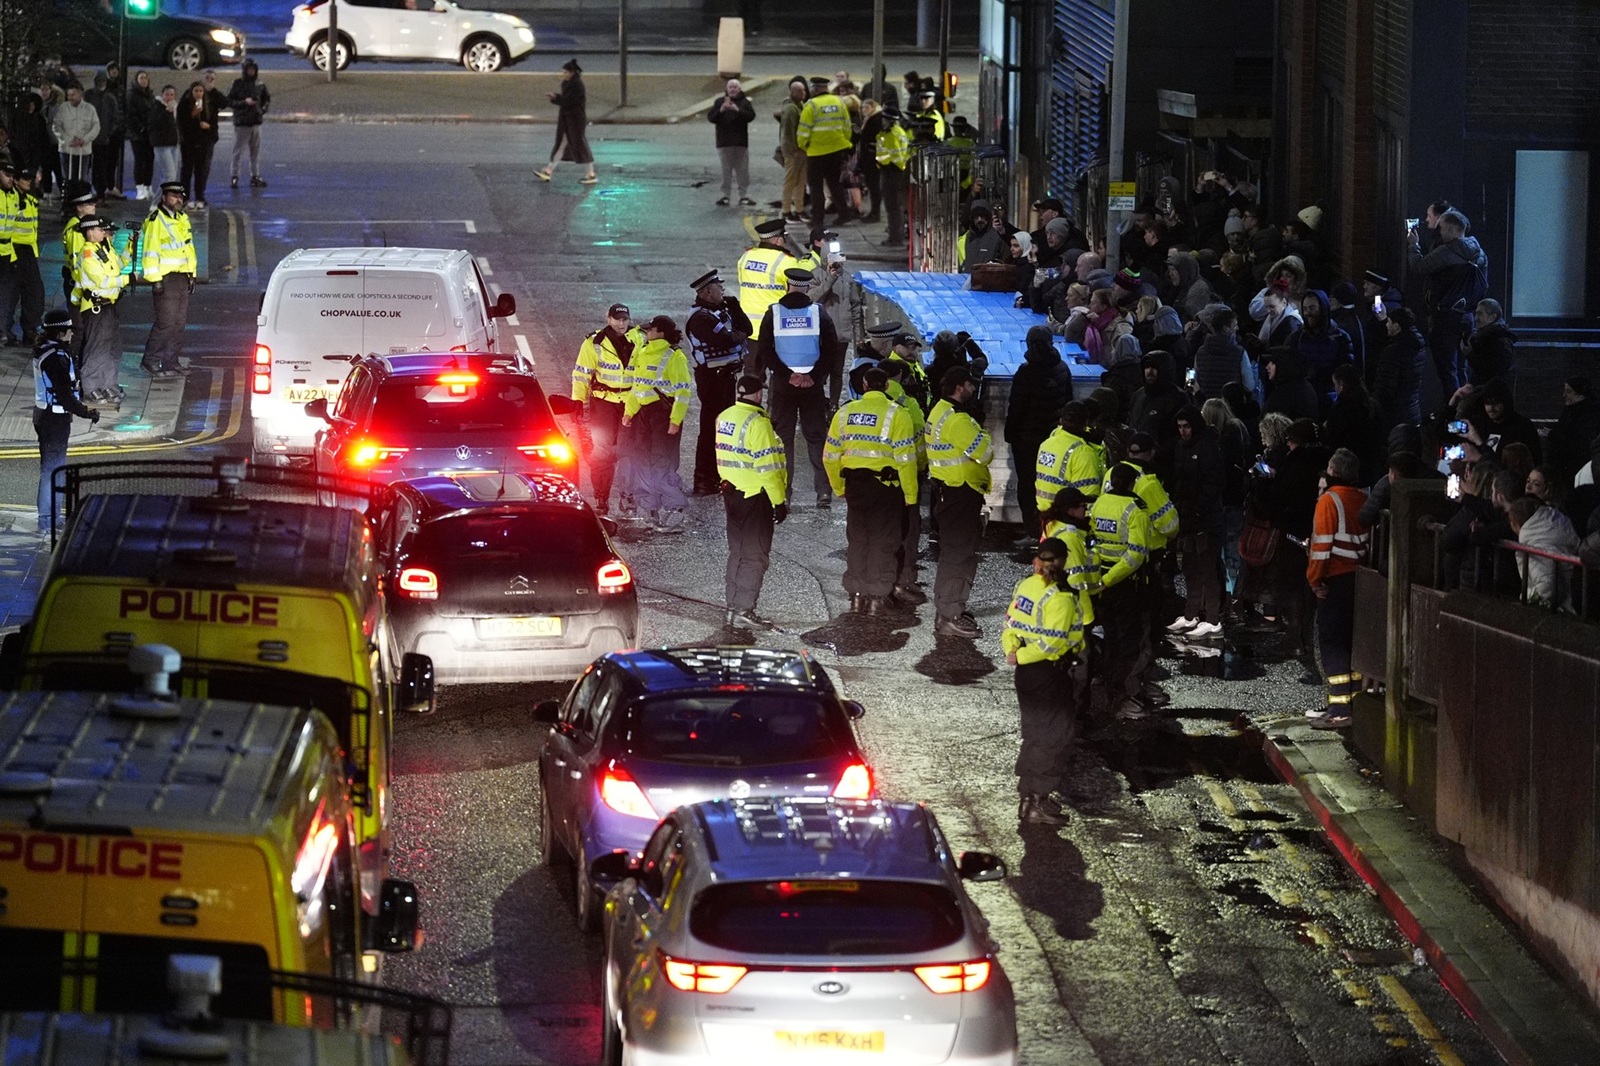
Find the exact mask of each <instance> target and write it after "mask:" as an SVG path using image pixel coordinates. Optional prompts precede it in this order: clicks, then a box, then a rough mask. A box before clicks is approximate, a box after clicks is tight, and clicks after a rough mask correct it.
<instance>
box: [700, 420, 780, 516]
mask: <svg viewBox="0 0 1600 1066" xmlns="http://www.w3.org/2000/svg"><path fill="white" fill-rule="evenodd" d="M717 476H718V477H720V478H721V479H722V480H723V481H726V482H727V483H728V484H730V485H732V486H733V487H734V488H736V489H738V490H739V491H740V492H741V493H743V494H744V495H745V496H746V497H747V498H748V497H751V496H757V495H759V494H761V493H762V492H765V493H766V494H767V498H768V499H769V500H771V501H772V506H774V507H776V506H778V505H779V504H780V503H783V502H784V501H785V500H787V499H788V498H789V469H788V458H787V456H786V453H785V452H784V450H783V442H782V441H780V440H779V439H778V433H777V431H776V430H775V429H773V428H772V419H770V418H768V417H767V412H766V411H764V410H762V409H761V408H760V407H759V406H758V405H756V404H753V403H746V402H744V401H743V400H740V401H739V402H738V403H736V404H734V405H733V406H732V407H730V408H728V409H727V410H726V411H723V412H722V413H721V414H719V415H718V416H717Z"/></svg>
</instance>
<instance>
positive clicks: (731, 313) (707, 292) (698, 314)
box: [683, 270, 754, 496]
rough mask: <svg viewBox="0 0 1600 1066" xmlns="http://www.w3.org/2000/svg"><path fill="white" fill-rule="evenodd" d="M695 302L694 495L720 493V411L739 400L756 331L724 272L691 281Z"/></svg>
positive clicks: (689, 326) (691, 335) (688, 327)
mask: <svg viewBox="0 0 1600 1066" xmlns="http://www.w3.org/2000/svg"><path fill="white" fill-rule="evenodd" d="M689 284H690V287H691V288H693V289H694V305H693V307H691V308H690V311H689V318H688V321H686V322H685V323H684V324H683V334H684V337H685V339H687V340H688V342H689V361H690V363H692V364H693V366H694V386H695V390H696V391H697V392H699V394H700V436H699V437H698V438H697V439H696V440H695V446H694V494H695V495H696V496H715V495H716V494H717V492H718V491H719V489H718V477H717V455H716V436H717V420H718V418H719V417H720V415H719V412H721V411H723V410H726V409H727V408H728V407H729V406H730V405H731V404H732V403H733V401H734V397H735V391H734V390H735V383H736V382H737V380H738V377H739V373H740V371H741V370H743V369H744V362H745V358H746V356H747V354H748V352H747V348H748V342H749V340H750V334H751V333H753V332H754V330H753V329H752V328H751V326H750V319H749V318H748V317H747V316H746V315H745V313H744V308H742V307H740V306H739V301H738V300H735V299H734V298H733V297H731V296H729V295H727V294H726V292H724V290H723V287H722V275H721V274H719V273H717V272H716V271H715V270H708V271H706V272H705V273H704V274H701V275H700V276H699V277H698V278H695V279H694V281H692V282H690V283H689Z"/></svg>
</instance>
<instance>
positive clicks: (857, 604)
mask: <svg viewBox="0 0 1600 1066" xmlns="http://www.w3.org/2000/svg"><path fill="white" fill-rule="evenodd" d="M866 599H867V598H866V597H865V596H863V595H861V593H859V592H852V593H851V594H850V613H851V614H860V613H861V612H862V611H864V610H866Z"/></svg>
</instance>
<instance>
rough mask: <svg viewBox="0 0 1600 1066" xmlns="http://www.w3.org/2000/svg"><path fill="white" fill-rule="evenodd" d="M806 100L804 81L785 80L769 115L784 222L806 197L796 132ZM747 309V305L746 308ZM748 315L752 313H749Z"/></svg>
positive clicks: (802, 152) (795, 213)
mask: <svg viewBox="0 0 1600 1066" xmlns="http://www.w3.org/2000/svg"><path fill="white" fill-rule="evenodd" d="M805 103H806V80H805V79H804V78H790V79H789V99H787V100H785V101H784V102H783V106H782V107H781V108H779V109H778V111H776V112H775V113H774V114H773V116H772V117H773V118H775V119H777V120H778V150H777V152H776V158H777V160H778V162H779V163H780V164H781V165H782V166H783V196H782V207H783V217H784V220H785V221H787V222H799V221H800V212H801V211H803V210H804V209H805V199H806V151H805V149H804V148H802V147H800V143H799V141H798V139H797V138H798V133H799V129H800V112H801V109H803V108H804V107H805ZM746 310H749V308H746ZM751 317H752V318H753V317H755V316H753V315H752V316H751Z"/></svg>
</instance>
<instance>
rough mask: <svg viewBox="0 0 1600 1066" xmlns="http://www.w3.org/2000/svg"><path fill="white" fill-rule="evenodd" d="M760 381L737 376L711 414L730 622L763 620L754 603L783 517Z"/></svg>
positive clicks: (774, 438)
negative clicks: (722, 405)
mask: <svg viewBox="0 0 1600 1066" xmlns="http://www.w3.org/2000/svg"><path fill="white" fill-rule="evenodd" d="M764 384H765V383H764V382H763V381H762V379H761V378H760V377H759V376H758V375H755V374H742V375H740V377H739V380H738V383H737V384H736V386H735V388H736V390H737V392H738V399H737V400H736V401H735V402H734V403H733V405H732V406H730V407H728V408H727V409H726V410H723V411H719V412H718V413H717V418H716V443H717V447H716V452H717V473H718V475H720V477H721V479H722V481H721V491H722V507H723V511H724V513H725V514H726V516H727V521H728V567H727V572H726V574H725V576H724V585H725V593H724V595H725V599H724V602H725V603H726V604H727V605H728V613H727V619H726V621H727V624H728V625H729V626H730V627H731V626H734V625H763V626H764V625H767V624H768V622H767V620H766V619H765V618H763V617H761V616H760V615H759V614H757V613H756V605H757V603H758V602H759V601H760V599H761V582H762V581H763V579H765V577H766V576H767V566H768V564H769V563H770V561H771V557H772V528H773V526H775V525H782V524H783V520H784V519H786V518H788V517H789V505H788V503H786V502H785V501H786V500H788V498H789V479H788V476H787V475H786V474H785V473H784V470H783V448H782V445H781V444H780V443H779V441H778V434H777V431H776V430H774V429H773V428H772V421H771V420H770V419H769V418H767V413H766V411H765V410H763V409H762V407H761V390H762V386H763V385H764Z"/></svg>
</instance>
